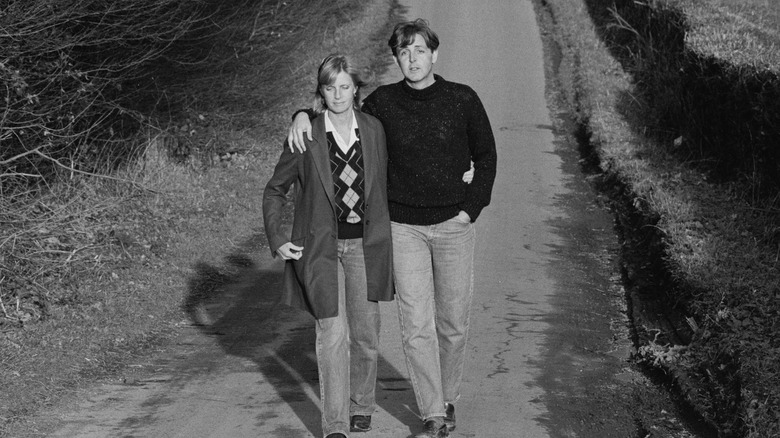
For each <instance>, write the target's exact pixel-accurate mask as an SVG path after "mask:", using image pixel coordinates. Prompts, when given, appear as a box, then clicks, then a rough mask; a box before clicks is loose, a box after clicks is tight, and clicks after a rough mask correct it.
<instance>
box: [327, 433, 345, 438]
mask: <svg viewBox="0 0 780 438" xmlns="http://www.w3.org/2000/svg"><path fill="white" fill-rule="evenodd" d="M325 438H347V436H346V435H344V434H343V433H339V432H336V433H329V434H328V436H326V437H325Z"/></svg>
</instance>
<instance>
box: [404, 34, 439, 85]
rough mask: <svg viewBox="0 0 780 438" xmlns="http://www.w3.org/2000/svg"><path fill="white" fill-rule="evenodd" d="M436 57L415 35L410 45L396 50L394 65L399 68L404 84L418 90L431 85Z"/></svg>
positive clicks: (436, 54) (421, 39) (433, 51)
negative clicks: (404, 79)
mask: <svg viewBox="0 0 780 438" xmlns="http://www.w3.org/2000/svg"><path fill="white" fill-rule="evenodd" d="M437 56H438V52H437V51H435V50H431V49H429V48H428V45H427V44H425V40H424V39H423V37H422V36H421V35H420V34H417V35H416V36H415V37H414V41H413V42H412V43H411V44H409V45H408V46H404V47H401V48H399V49H398V52H397V53H396V56H395V63H396V64H398V67H400V68H401V72H402V73H403V74H404V78H406V83H407V84H409V86H411V87H412V88H416V89H418V90H420V89H423V88H425V87H427V86H429V85H431V84H433V82H434V78H433V64H435V63H436V58H437Z"/></svg>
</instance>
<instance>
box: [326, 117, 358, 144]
mask: <svg viewBox="0 0 780 438" xmlns="http://www.w3.org/2000/svg"><path fill="white" fill-rule="evenodd" d="M357 129H358V125H357V118H355V111H354V110H353V111H352V129H350V130H349V142H346V143H345V142H344V139H343V138H341V136H340V135H339V133H338V131H336V128H335V127H334V126H333V123H332V122H331V121H330V113H329V112H328V111H327V110H326V111H325V132H332V133H333V138H335V139H336V143H337V144H338V145H339V148H341V150H344V151H346V150H348V149H349V148H350V146H352V145H353V144H355V142H357V140H358V138H357V134H356V132H357Z"/></svg>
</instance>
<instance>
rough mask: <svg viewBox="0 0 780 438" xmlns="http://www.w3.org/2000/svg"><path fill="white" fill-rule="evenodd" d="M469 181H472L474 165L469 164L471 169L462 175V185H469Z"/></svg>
mask: <svg viewBox="0 0 780 438" xmlns="http://www.w3.org/2000/svg"><path fill="white" fill-rule="evenodd" d="M471 181H474V163H471V169H469V170H467V171H466V173H464V174H463V182H464V183H466V184H471Z"/></svg>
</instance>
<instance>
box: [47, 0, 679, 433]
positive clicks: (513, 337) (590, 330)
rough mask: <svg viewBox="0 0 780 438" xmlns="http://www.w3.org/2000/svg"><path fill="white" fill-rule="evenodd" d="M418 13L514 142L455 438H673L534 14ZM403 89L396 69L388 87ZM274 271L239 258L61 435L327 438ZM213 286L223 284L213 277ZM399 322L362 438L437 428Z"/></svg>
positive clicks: (421, 7)
mask: <svg viewBox="0 0 780 438" xmlns="http://www.w3.org/2000/svg"><path fill="white" fill-rule="evenodd" d="M402 3H403V4H404V5H405V6H406V7H408V10H407V12H406V14H407V17H409V18H415V17H424V18H427V19H428V20H429V21H430V22H431V25H432V27H433V28H434V29H435V30H437V32H438V33H439V36H440V38H441V42H442V44H441V47H440V50H439V52H440V53H439V58H438V63H437V64H436V66H435V71H436V72H437V73H438V74H440V75H442V76H443V77H445V78H446V79H448V80H451V81H455V82H462V83H466V84H468V85H470V86H472V87H473V88H474V89H475V90H476V91H477V92H478V94H479V95H480V97H481V98H482V100H483V103H484V104H485V107H486V109H487V112H488V115H489V116H490V119H491V122H492V125H493V129H494V133H495V136H496V140H497V144H498V154H499V155H498V156H499V161H498V163H499V166H498V177H497V180H496V185H495V189H494V193H493V201H492V204H491V205H490V206H489V207H488V208H487V209H485V210H484V211H483V213H482V215H481V216H480V218H479V220H478V222H477V239H478V246H477V253H476V266H477V270H476V288H475V298H474V303H473V313H472V324H471V338H470V344H469V357H468V362H467V366H466V371H465V381H464V385H463V388H462V393H463V396H462V398H461V400H460V401H459V402H458V404H457V415H458V427H457V429H456V430H455V432H453V434H452V436H454V437H491V438H492V437H499V438H500V437H507V438H510V437H514V438H516V437H535V438H537V437H539V438H540V437H548V436H550V437H577V436H579V437H613V436H614V437H640V436H641V437H645V436H666V435H660V434H656V435H652V434H650V432H649V431H648V430H646V427H645V426H643V425H642V424H645V423H643V421H644V420H645V416H646V413H645V410H646V409H647V408H646V406H642V405H641V403H642V402H646V401H647V400H645V398H649V397H650V396H649V395H648V394H651V393H653V390H651V389H642V388H647V387H648V384H647V382H646V381H645V380H644V379H643V377H642V376H640V375H638V374H637V373H636V372H635V371H632V370H631V368H630V367H629V366H628V365H627V362H626V359H627V356H628V351H629V349H630V342H629V340H628V333H627V322H626V321H625V316H624V313H623V307H622V306H623V305H622V300H623V295H622V292H621V290H620V288H619V286H617V285H616V284H615V282H614V278H611V277H613V276H614V275H615V267H614V262H613V256H612V254H614V252H615V248H616V239H615V237H614V235H613V231H612V220H611V217H610V216H609V214H608V213H607V212H605V211H604V210H603V209H602V208H600V207H599V206H598V205H597V204H596V202H595V200H596V195H595V194H594V193H593V192H592V191H591V189H590V188H589V186H588V185H587V184H586V183H585V182H584V178H583V176H582V174H581V173H580V170H579V167H578V164H577V160H578V156H577V155H576V148H575V147H574V146H572V145H571V144H570V143H568V137H567V135H566V134H565V120H564V119H559V118H558V117H557V114H556V113H555V112H556V110H555V108H556V106H555V105H554V103H553V101H554V92H553V91H552V90H551V88H550V86H549V85H550V83H549V81H548V79H546V76H545V73H546V72H548V73H549V71H548V70H546V69H545V55H544V51H543V44H542V39H541V38H540V31H539V28H538V27H537V24H536V20H535V16H534V10H533V4H532V2H531V1H530V0H515V1H508V0H507V1H499V0H490V1H484V2H483V1H479V2H477V1H467V0H459V1H453V0H440V1H433V0H418V1H409V2H402ZM399 78H400V76H399V73H398V72H397V71H396V69H395V68H391V71H390V72H389V74H388V75H387V77H386V78H385V79H384V80H385V81H396V80H398V79H399ZM551 114H552V116H553V117H554V118H551ZM252 239H260V237H257V236H254V237H249V238H247V240H248V241H249V242H251V241H252ZM261 256H262V257H263V258H262V259H260V260H259V261H253V260H245V259H241V258H237V259H236V260H234V262H235V272H234V274H235V278H233V279H231V281H230V282H229V285H228V286H226V287H224V288H223V289H222V290H221V295H220V297H219V299H215V300H211V301H208V302H203V303H194V304H196V305H193V307H192V309H193V310H192V312H191V315H190V316H191V319H192V321H193V322H194V324H193V323H190V322H187V321H183V322H182V324H181V327H180V329H181V332H182V334H181V335H180V336H179V337H178V338H177V346H176V347H175V348H174V349H169V350H167V351H166V353H165V354H161V355H159V357H155V358H153V359H150V361H149V362H147V363H144V364H143V367H144V368H145V369H146V370H149V372H148V373H146V374H145V375H144V377H142V378H138V379H133V378H130V379H128V380H126V381H124V382H121V384H120V383H117V384H113V385H102V386H100V387H97V388H94V389H92V390H91V391H89V392H88V393H85V395H84V397H83V398H82V400H81V401H80V402H79V403H76V404H74V405H73V406H71V408H72V409H69V410H68V411H67V412H64V413H62V414H61V421H60V425H59V427H58V428H57V431H56V432H55V433H54V434H52V435H50V436H55V437H96V438H97V437H100V438H104V437H155V438H162V437H235V438H242V437H279V438H287V437H289V438H297V437H309V436H320V417H319V406H318V403H319V402H318V400H319V396H318V394H319V390H318V384H317V380H316V379H317V366H316V359H315V356H314V347H313V342H314V330H313V325H312V320H311V318H310V317H309V316H307V315H305V314H303V313H301V312H297V311H293V310H291V309H287V308H283V307H278V306H276V305H275V304H274V303H275V298H276V297H277V295H278V284H279V281H280V276H281V265H280V264H279V262H276V261H272V260H270V257H268V256H267V254H265V253H264V254H262V255H261ZM197 275H200V276H202V277H203V278H207V277H208V275H209V267H208V266H207V265H200V266H197V267H196V276H197ZM382 318H383V320H382V321H383V330H382V351H381V358H380V372H379V377H378V404H379V411H378V412H377V413H376V414H375V415H374V424H373V426H374V430H372V431H371V432H369V433H366V434H353V437H354V436H358V437H360V436H365V437H366V438H373V437H409V436H411V435H413V434H414V433H416V432H417V431H418V430H419V428H420V426H421V425H420V421H419V420H418V418H417V416H416V412H417V408H416V406H415V401H414V400H415V399H414V395H413V393H412V390H411V386H410V384H409V382H408V380H407V378H406V377H407V372H406V368H405V362H404V359H403V356H402V352H401V347H400V336H399V332H398V327H397V325H398V322H397V315H396V307H395V303H387V304H383V305H382ZM139 366H141V365H139ZM640 399H641V400H640ZM658 406H659V407H658V408H657V415H658V416H663V415H664V413H666V412H667V411H666V410H663V409H661V407H660V406H661V405H658ZM651 409H655V406H654V407H652V408H651ZM668 421H676V420H675V419H673V418H669V419H668ZM678 436H683V435H678ZM686 436H687V435H686Z"/></svg>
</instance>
